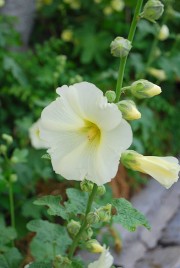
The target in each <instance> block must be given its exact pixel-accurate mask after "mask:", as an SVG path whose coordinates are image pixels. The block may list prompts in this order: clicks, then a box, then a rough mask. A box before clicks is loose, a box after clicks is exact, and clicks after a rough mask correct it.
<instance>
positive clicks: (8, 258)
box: [0, 248, 22, 268]
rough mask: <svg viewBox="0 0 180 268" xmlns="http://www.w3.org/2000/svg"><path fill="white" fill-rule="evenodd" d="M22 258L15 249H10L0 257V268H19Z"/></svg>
mask: <svg viewBox="0 0 180 268" xmlns="http://www.w3.org/2000/svg"><path fill="white" fill-rule="evenodd" d="M21 261H22V256H21V254H20V252H19V251H18V249H17V248H11V249H10V250H9V251H7V252H6V253H5V254H3V255H0V267H2V268H19V267H20V263H21Z"/></svg>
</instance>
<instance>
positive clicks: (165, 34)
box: [158, 25, 169, 41]
mask: <svg viewBox="0 0 180 268" xmlns="http://www.w3.org/2000/svg"><path fill="white" fill-rule="evenodd" d="M168 36H169V28H168V27H167V25H163V26H162V27H161V29H160V31H159V35H158V39H159V40H160V41H164V40H166V39H167V38H168Z"/></svg>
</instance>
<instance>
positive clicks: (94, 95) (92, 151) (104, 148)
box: [40, 82, 132, 185]
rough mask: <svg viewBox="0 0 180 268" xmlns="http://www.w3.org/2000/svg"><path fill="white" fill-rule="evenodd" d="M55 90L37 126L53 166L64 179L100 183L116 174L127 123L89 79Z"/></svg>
mask: <svg viewBox="0 0 180 268" xmlns="http://www.w3.org/2000/svg"><path fill="white" fill-rule="evenodd" d="M57 93H58V94H59V95H60V97H58V98H57V99H56V100H55V101H53V102H52V103H51V104H50V105H48V106H47V107H46V108H45V109H44V110H43V112H42V116H41V119H42V123H41V127H40V136H41V138H42V139H43V140H45V141H46V142H47V144H49V150H48V153H49V154H50V155H51V161H52V165H53V169H54V171H55V172H56V173H58V174H61V175H62V176H64V177H65V178H66V179H68V180H77V181H82V180H84V178H87V179H88V180H90V181H92V182H94V183H96V184H97V185H103V184H104V183H106V182H108V181H110V180H111V179H112V178H113V177H114V176H115V175H116V172H117V170H118V165H119V159H120V155H121V153H122V152H123V151H125V150H126V149H127V148H128V147H129V146H130V145H131V143H132V130H131V127H130V125H129V124H128V123H127V122H126V121H125V120H124V119H122V114H121V112H120V111H119V110H118V108H117V106H116V105H115V104H110V103H108V102H107V98H106V97H104V96H103V93H102V91H101V90H99V89H98V88H97V87H96V86H95V85H93V84H91V83H88V82H81V83H77V84H74V85H72V86H69V87H68V86H66V85H65V86H62V87H61V88H58V89H57Z"/></svg>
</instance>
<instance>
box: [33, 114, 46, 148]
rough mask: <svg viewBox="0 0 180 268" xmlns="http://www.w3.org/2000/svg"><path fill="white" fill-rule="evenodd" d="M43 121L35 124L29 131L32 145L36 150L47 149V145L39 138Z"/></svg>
mask: <svg viewBox="0 0 180 268" xmlns="http://www.w3.org/2000/svg"><path fill="white" fill-rule="evenodd" d="M40 124H41V120H40V119H39V120H38V121H37V122H35V123H34V124H33V125H32V126H31V127H30V129H29V137H30V141H31V145H32V146H33V147H34V148H36V149H47V148H48V147H47V144H46V143H45V142H44V141H43V140H42V139H41V138H40V136H39V127H40Z"/></svg>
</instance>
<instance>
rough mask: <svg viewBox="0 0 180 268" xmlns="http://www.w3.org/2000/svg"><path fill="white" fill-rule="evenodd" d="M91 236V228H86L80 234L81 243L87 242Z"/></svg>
mask: <svg viewBox="0 0 180 268" xmlns="http://www.w3.org/2000/svg"><path fill="white" fill-rule="evenodd" d="M92 235H93V230H92V228H91V227H88V228H86V229H85V230H84V232H83V233H82V234H81V239H80V240H81V241H87V240H90V239H91V237H92Z"/></svg>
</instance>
